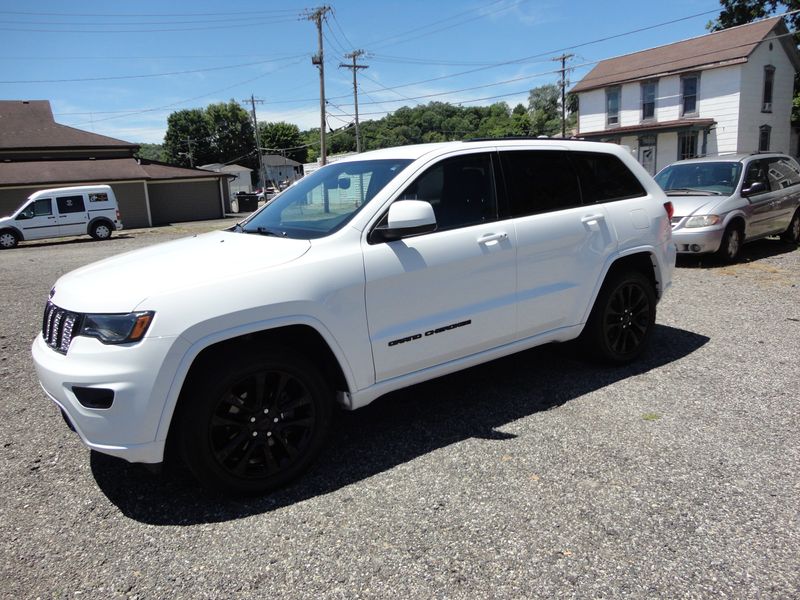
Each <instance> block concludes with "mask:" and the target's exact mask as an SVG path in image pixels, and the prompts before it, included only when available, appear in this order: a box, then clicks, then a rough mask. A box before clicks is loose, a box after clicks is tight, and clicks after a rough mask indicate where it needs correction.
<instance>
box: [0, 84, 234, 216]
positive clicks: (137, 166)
mask: <svg viewBox="0 0 800 600" xmlns="http://www.w3.org/2000/svg"><path fill="white" fill-rule="evenodd" d="M138 150H139V146H138V145H137V144H132V143H130V142H125V141H122V140H117V139H114V138H110V137H106V136H102V135H97V134H95V133H91V132H88V131H82V130H80V129H74V128H72V127H67V126H65V125H61V124H59V123H56V122H55V121H54V119H53V113H52V111H51V109H50V102H48V101H47V100H30V101H19V100H3V101H0V214H8V213H10V212H12V211H13V210H14V209H16V208H17V207H18V206H19V205H20V204H22V202H23V201H24V200H25V198H27V197H28V196H29V195H30V194H32V193H33V192H35V191H37V190H41V189H46V188H54V187H65V186H72V185H91V184H108V185H110V186H111V187H112V188H113V189H114V192H115V194H116V196H117V200H118V201H119V208H120V216H121V218H122V222H123V223H124V225H125V228H126V229H131V228H137V227H150V226H156V225H166V224H168V223H175V222H181V221H200V220H205V219H219V218H221V217H223V216H224V215H225V210H224V207H225V206H226V203H227V201H228V198H227V196H228V186H227V183H226V181H227V175H226V174H224V173H214V172H210V171H205V170H202V169H187V168H183V167H176V166H173V165H168V164H165V163H160V162H156V161H148V160H144V159H140V158H136V157H135V156H134V155H135V153H136V152H137V151H138Z"/></svg>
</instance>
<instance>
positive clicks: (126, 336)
mask: <svg viewBox="0 0 800 600" xmlns="http://www.w3.org/2000/svg"><path fill="white" fill-rule="evenodd" d="M154 314H155V313H154V312H152V311H147V312H135V313H128V314H126V315H119V314H97V315H91V314H90V315H84V316H83V323H82V324H81V330H80V333H79V334H78V335H85V336H88V337H93V338H97V339H98V340H100V341H101V342H103V343H104V344H125V343H127V342H138V341H139V340H140V339H142V337H144V334H145V332H147V328H148V327H150V323H151V322H152V320H153V315H154Z"/></svg>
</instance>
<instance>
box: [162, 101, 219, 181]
mask: <svg viewBox="0 0 800 600" xmlns="http://www.w3.org/2000/svg"><path fill="white" fill-rule="evenodd" d="M164 154H165V156H166V158H167V161H168V162H170V163H172V164H176V165H180V166H183V167H188V166H190V165H192V164H193V165H194V166H197V165H202V164H206V163H210V162H218V161H217V160H216V155H215V153H214V151H213V149H212V147H211V127H210V126H209V122H208V119H207V118H206V114H205V111H204V110H203V109H202V108H190V109H186V110H179V111H177V112H174V113H172V114H171V115H170V116H169V117H167V133H166V134H165V135H164Z"/></svg>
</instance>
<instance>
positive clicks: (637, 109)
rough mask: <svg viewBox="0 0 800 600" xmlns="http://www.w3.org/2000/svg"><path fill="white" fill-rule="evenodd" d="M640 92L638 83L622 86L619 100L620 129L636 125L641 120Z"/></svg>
mask: <svg viewBox="0 0 800 600" xmlns="http://www.w3.org/2000/svg"><path fill="white" fill-rule="evenodd" d="M641 101H642V91H641V88H640V87H639V82H636V83H626V84H625V85H623V86H622V98H621V99H620V111H619V124H620V127H628V126H629V125H638V124H639V122H640V120H641V115H642V111H641V108H642V107H641Z"/></svg>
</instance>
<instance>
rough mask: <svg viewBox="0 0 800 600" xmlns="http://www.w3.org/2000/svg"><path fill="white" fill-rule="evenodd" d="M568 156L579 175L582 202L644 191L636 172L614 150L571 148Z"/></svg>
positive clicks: (614, 198) (639, 194)
mask: <svg viewBox="0 0 800 600" xmlns="http://www.w3.org/2000/svg"><path fill="white" fill-rule="evenodd" d="M570 159H572V162H573V164H574V165H575V168H576V170H577V171H578V176H579V177H580V181H581V194H582V197H583V203H584V204H596V203H598V202H609V201H611V200H624V199H626V198H638V197H640V196H646V195H647V193H646V192H645V191H644V188H643V187H642V184H641V183H639V180H638V179H636V176H635V175H634V174H633V173H631V172H630V170H629V169H628V167H626V166H625V163H623V162H622V161H621V160H620V159H619V158H618V157H616V156H614V155H613V154H602V153H599V152H572V153H570Z"/></svg>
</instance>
